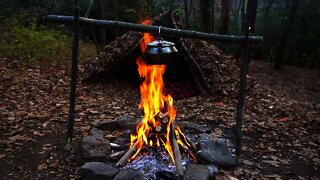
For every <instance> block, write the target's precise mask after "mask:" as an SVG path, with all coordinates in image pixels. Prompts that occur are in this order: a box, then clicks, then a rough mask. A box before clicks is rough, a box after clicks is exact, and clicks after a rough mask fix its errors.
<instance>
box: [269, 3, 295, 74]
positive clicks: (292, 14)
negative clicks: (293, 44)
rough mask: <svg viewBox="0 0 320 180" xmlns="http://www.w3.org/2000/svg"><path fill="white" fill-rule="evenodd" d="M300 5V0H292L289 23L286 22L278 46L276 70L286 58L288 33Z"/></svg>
mask: <svg viewBox="0 0 320 180" xmlns="http://www.w3.org/2000/svg"><path fill="white" fill-rule="evenodd" d="M298 6H299V0H292V6H291V11H290V14H289V17H288V23H287V24H286V27H285V29H284V31H283V34H282V36H281V39H280V42H279V44H278V46H277V54H276V60H275V62H274V69H276V70H280V69H281V65H282V62H283V58H284V50H285V46H286V43H287V39H288V34H289V33H290V30H291V26H292V24H293V21H294V18H295V15H296V13H297V9H298Z"/></svg>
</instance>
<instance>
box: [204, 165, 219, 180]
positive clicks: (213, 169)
mask: <svg viewBox="0 0 320 180" xmlns="http://www.w3.org/2000/svg"><path fill="white" fill-rule="evenodd" d="M207 168H208V171H209V179H215V176H216V174H217V173H218V172H219V169H218V167H217V166H215V165H213V164H208V165H207Z"/></svg>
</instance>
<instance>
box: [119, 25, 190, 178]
mask: <svg viewBox="0 0 320 180" xmlns="http://www.w3.org/2000/svg"><path fill="white" fill-rule="evenodd" d="M159 31H160V29H159ZM143 36H144V37H143V41H141V43H140V48H141V50H142V53H145V52H146V50H147V54H146V56H144V57H148V56H147V55H149V58H148V60H147V62H146V60H145V59H144V58H142V56H140V57H139V58H138V59H137V64H138V72H139V75H140V77H141V78H142V79H143V82H142V84H141V85H140V92H141V104H140V108H141V109H143V111H144V116H143V119H142V121H141V122H140V123H139V124H138V125H137V127H136V132H135V133H134V134H131V145H130V149H129V150H128V151H127V153H126V154H125V155H124V156H123V157H122V158H121V159H120V160H119V161H118V163H117V165H118V166H124V165H125V164H126V163H127V161H130V160H133V159H134V158H135V157H136V156H137V155H138V153H139V152H140V151H141V150H142V148H144V147H152V148H155V149H161V148H164V149H165V150H166V151H167V153H168V154H169V155H170V157H171V160H172V162H173V163H174V164H175V166H176V175H177V176H181V177H182V176H183V167H182V161H181V154H180V150H179V146H181V147H183V148H184V149H186V150H187V151H189V152H190V153H189V154H190V155H191V157H195V156H194V155H193V153H192V152H191V150H190V149H194V148H193V147H192V145H191V143H189V142H188V140H187V139H186V137H185V135H184V134H183V133H182V132H181V130H180V128H179V127H178V126H176V125H174V123H173V122H174V120H175V118H176V109H175V108H174V106H173V98H172V97H171V96H170V95H169V94H165V93H164V91H163V89H164V83H163V77H162V76H163V74H164V72H165V70H166V64H165V63H168V62H170V59H169V58H168V57H170V55H171V54H173V53H176V49H175V47H174V43H171V42H167V41H162V40H161V41H159V40H157V41H153V40H154V39H155V38H154V37H153V36H151V35H150V34H149V33H144V34H143ZM151 41H153V42H151ZM163 43H164V44H165V46H164V45H162V44H163ZM146 46H148V48H146ZM154 49H155V50H154ZM168 49H169V50H168ZM154 51H156V53H153V52H154ZM150 52H151V53H150ZM148 53H149V54H148ZM150 54H151V57H150ZM157 56H160V57H165V58H164V60H163V61H161V59H160V58H159V57H157ZM152 58H154V60H155V61H153V59H152ZM171 61H174V59H171ZM161 63H163V64H161ZM194 160H195V158H194Z"/></svg>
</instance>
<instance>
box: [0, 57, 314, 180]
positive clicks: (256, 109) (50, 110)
mask: <svg viewBox="0 0 320 180" xmlns="http://www.w3.org/2000/svg"><path fill="white" fill-rule="evenodd" d="M68 75H69V70H68V68H67V67H64V66H55V65H49V64H47V65H42V66H33V67H31V66H27V65H25V64H22V63H19V62H13V61H9V60H7V59H4V58H2V59H0V169H1V170H0V179H74V178H76V177H77V176H78V173H77V171H78V169H79V165H77V164H76V161H75V153H74V149H72V150H71V151H69V152H67V151H65V150H64V143H65V138H66V119H67V115H68V96H69V76H68ZM319 77H320V71H319V70H312V69H301V68H296V67H289V66H284V68H283V70H281V71H274V70H273V69H272V67H271V64H269V63H264V62H259V61H254V62H252V63H251V65H250V73H249V90H248V95H247V99H246V106H245V114H244V127H243V132H244V136H243V145H244V147H243V158H242V164H241V165H240V166H238V167H237V168H233V169H224V173H226V174H229V175H231V176H234V177H237V178H239V179H250V178H257V179H319V178H320V148H319V146H320V131H319V130H320V78H319ZM139 99H140V95H139V89H138V88H137V87H136V86H134V85H129V84H127V83H120V82H109V83H101V82H100V83H95V84H84V83H79V84H78V93H77V105H76V117H75V132H74V133H75V138H74V141H73V147H76V146H77V144H78V141H79V138H80V137H81V136H85V135H86V134H87V133H88V130H89V128H90V124H91V123H92V122H93V121H97V120H99V119H114V118H116V117H118V116H120V115H124V114H132V115H134V114H135V112H136V110H137V108H138V104H139V101H140V100H139ZM236 102H237V100H236V99H235V98H234V97H232V98H230V97H228V96H227V95H226V96H224V97H222V98H221V97H220V98H217V97H215V96H206V97H204V96H196V97H192V98H187V99H183V100H177V101H175V102H174V103H175V106H176V109H177V116H178V118H183V117H185V116H187V115H189V114H192V113H195V114H197V116H198V117H197V118H198V119H199V121H202V122H203V123H210V122H214V124H215V126H216V128H215V132H214V133H215V134H216V135H217V136H219V135H220V136H224V135H226V134H228V133H229V134H230V131H231V130H232V128H234V125H235V118H234V117H235V111H236V110H235V107H236Z"/></svg>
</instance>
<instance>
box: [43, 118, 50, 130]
mask: <svg viewBox="0 0 320 180" xmlns="http://www.w3.org/2000/svg"><path fill="white" fill-rule="evenodd" d="M50 122H51V120H47V121H45V122H44V123H43V124H42V127H44V128H46V127H47V126H48V124H49V123H50Z"/></svg>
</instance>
